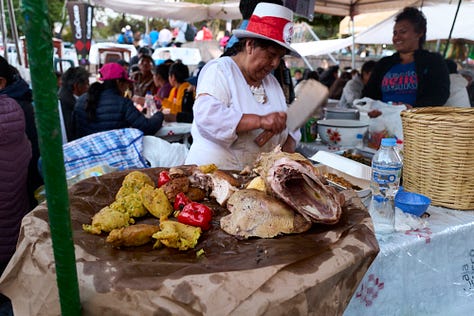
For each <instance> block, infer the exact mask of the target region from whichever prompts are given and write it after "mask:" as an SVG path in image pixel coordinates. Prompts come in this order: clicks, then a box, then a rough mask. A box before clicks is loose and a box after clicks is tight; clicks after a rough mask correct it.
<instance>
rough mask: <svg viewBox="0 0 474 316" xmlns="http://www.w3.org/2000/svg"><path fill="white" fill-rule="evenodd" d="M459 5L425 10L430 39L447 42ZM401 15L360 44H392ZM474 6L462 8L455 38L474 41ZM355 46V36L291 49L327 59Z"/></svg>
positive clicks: (365, 33) (373, 30) (380, 25)
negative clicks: (335, 53) (338, 51)
mask: <svg viewBox="0 0 474 316" xmlns="http://www.w3.org/2000/svg"><path fill="white" fill-rule="evenodd" d="M456 8H457V5H455V4H451V5H450V4H439V5H435V6H429V7H423V8H422V11H423V13H424V14H425V16H426V19H427V34H426V39H427V40H428V41H432V40H443V39H447V38H448V37H449V33H450V30H451V27H452V23H453V20H454V16H455V13H456ZM397 13H398V12H395V13H394V14H393V15H392V16H390V17H388V18H387V19H385V20H384V21H382V22H380V23H378V24H376V25H374V26H373V27H371V28H369V29H367V30H365V31H363V32H361V33H359V34H357V35H356V36H355V40H354V42H355V43H356V44H391V43H392V33H393V25H394V23H395V22H394V17H395V15H396V14H397ZM473 16H474V2H472V1H469V2H468V3H463V4H461V7H460V9H459V12H458V16H457V19H456V23H455V24H454V28H453V32H452V35H451V38H453V39H466V40H470V41H474V32H472V30H473V29H474V20H473V19H472V17H473ZM351 45H352V36H351V37H347V38H344V39H337V40H325V41H313V42H306V43H295V44H292V45H291V46H292V47H293V48H294V49H295V50H296V51H298V53H300V54H301V55H302V56H319V55H325V54H328V53H331V52H334V51H337V50H340V49H342V48H345V47H349V46H351Z"/></svg>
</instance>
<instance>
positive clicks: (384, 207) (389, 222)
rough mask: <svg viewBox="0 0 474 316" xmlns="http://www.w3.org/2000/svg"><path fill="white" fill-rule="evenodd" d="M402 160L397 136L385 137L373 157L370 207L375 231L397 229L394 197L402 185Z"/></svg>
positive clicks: (381, 232) (382, 231) (386, 231)
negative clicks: (397, 145)
mask: <svg viewBox="0 0 474 316" xmlns="http://www.w3.org/2000/svg"><path fill="white" fill-rule="evenodd" d="M402 165H403V164H402V160H401V159H400V156H399V154H398V151H397V149H396V140H395V138H383V139H382V141H381V147H380V149H379V150H378V151H377V152H376V153H375V155H374V157H373V158H372V177H371V181H370V189H371V191H372V200H371V203H370V207H369V212H370V215H371V216H372V220H373V222H374V226H375V232H376V233H380V234H385V233H391V232H393V231H394V230H395V205H394V198H395V195H396V194H397V191H398V189H399V186H400V176H401V173H402Z"/></svg>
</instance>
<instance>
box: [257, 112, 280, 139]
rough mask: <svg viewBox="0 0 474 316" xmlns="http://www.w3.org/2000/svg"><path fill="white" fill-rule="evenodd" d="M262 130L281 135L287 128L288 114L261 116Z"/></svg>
mask: <svg viewBox="0 0 474 316" xmlns="http://www.w3.org/2000/svg"><path fill="white" fill-rule="evenodd" d="M260 128H263V129H265V130H270V131H272V132H273V133H274V134H279V133H281V132H282V131H283V130H284V129H285V128H286V112H273V113H270V114H267V115H263V116H261V117H260Z"/></svg>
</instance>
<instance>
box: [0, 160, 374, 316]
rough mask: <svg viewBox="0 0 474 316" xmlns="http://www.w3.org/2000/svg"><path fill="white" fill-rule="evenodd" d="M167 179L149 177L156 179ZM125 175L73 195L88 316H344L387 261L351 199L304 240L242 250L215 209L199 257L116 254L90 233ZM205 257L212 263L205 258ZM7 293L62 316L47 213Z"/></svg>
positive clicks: (3, 285) (25, 239)
mask: <svg viewBox="0 0 474 316" xmlns="http://www.w3.org/2000/svg"><path fill="white" fill-rule="evenodd" d="M161 170H162V169H161V168H152V169H145V170H143V171H144V172H146V173H147V174H149V175H150V176H152V178H153V179H156V177H157V175H158V173H159V171H161ZM126 174H127V172H114V173H110V174H106V175H103V176H101V177H92V178H89V179H85V180H83V181H81V182H79V183H78V184H76V185H74V186H73V187H72V188H71V189H70V191H69V192H70V207H71V220H72V227H73V236H74V244H75V250H76V262H77V273H78V278H79V287H80V296H81V304H82V309H83V315H171V314H173V315H200V314H204V315H219V316H222V315H283V314H285V315H288V314H289V313H290V314H298V315H342V313H343V311H344V309H345V307H346V306H347V304H348V303H349V301H350V298H351V297H352V294H353V293H354V291H355V290H356V288H357V285H358V284H359V282H360V281H361V280H362V277H363V276H364V274H365V272H366V271H367V269H368V267H369V266H370V264H371V262H372V261H373V260H374V258H375V256H376V255H377V253H378V251H379V248H378V244H377V241H376V239H375V235H374V231H373V225H372V221H371V219H370V216H369V214H368V212H367V210H366V208H365V207H364V206H363V204H362V203H361V201H360V199H359V198H358V197H357V196H356V195H355V194H354V193H353V191H347V192H345V195H346V197H347V200H348V201H347V202H346V204H345V205H344V208H343V215H342V217H341V220H340V222H339V223H338V224H337V225H334V226H324V225H313V228H312V229H311V230H309V231H308V232H306V233H303V234H296V235H285V236H281V237H278V238H273V239H258V238H254V239H249V240H238V239H236V238H235V237H233V236H230V235H228V234H226V233H225V232H224V231H222V230H221V229H220V228H219V219H220V217H222V216H223V215H225V214H226V213H227V210H226V209H224V208H222V207H220V206H218V205H217V204H216V203H215V202H214V203H212V202H210V203H209V205H210V206H212V207H213V209H214V212H215V216H214V218H213V227H212V228H211V229H210V230H209V231H207V232H204V233H203V235H202V236H201V238H200V240H199V242H198V244H197V246H196V248H195V249H192V250H189V251H184V252H183V251H178V250H176V249H170V248H162V249H158V250H153V249H152V245H151V244H149V245H145V246H141V247H134V248H122V249H114V248H112V247H111V246H110V245H109V244H107V243H106V242H105V238H106V235H105V234H104V235H102V236H97V235H91V234H87V233H85V232H84V231H83V230H82V224H89V223H90V222H91V217H92V216H93V215H94V214H95V213H96V212H97V211H99V210H100V209H101V208H102V207H104V206H106V205H108V204H110V203H111V202H113V201H114V196H115V193H116V192H117V191H118V189H119V187H120V185H121V183H122V180H123V178H124V176H125V175H126ZM157 221H158V220H157V219H154V218H147V219H143V220H140V221H139V222H149V223H152V222H157ZM200 249H203V250H204V253H205V254H204V256H202V257H200V258H197V257H196V251H198V250H200ZM0 291H1V292H2V293H4V294H5V295H7V296H8V297H10V298H11V300H12V304H13V308H14V313H15V315H60V306H59V296H58V290H57V286H56V277H55V265H54V258H53V252H52V245H51V237H50V230H49V224H48V212H47V207H46V205H45V204H44V203H43V204H41V205H39V206H38V207H37V208H36V209H35V210H33V211H32V212H31V213H30V214H29V215H27V216H26V217H25V218H24V220H23V223H22V229H21V233H20V239H19V242H18V247H17V252H16V253H15V255H14V257H13V258H12V260H11V262H10V264H9V265H8V267H7V269H6V270H5V273H4V275H3V276H2V279H1V280H0Z"/></svg>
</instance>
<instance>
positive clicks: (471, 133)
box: [401, 106, 474, 210]
mask: <svg viewBox="0 0 474 316" xmlns="http://www.w3.org/2000/svg"><path fill="white" fill-rule="evenodd" d="M401 117H402V124H403V138H404V140H403V186H404V187H405V189H406V190H407V191H412V192H417V193H421V194H424V195H427V196H429V197H430V198H431V200H432V203H431V204H432V205H438V206H444V207H448V208H453V209H459V210H472V209H474V109H473V108H459V107H444V106H443V107H424V108H416V109H412V110H408V111H403V112H401Z"/></svg>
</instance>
